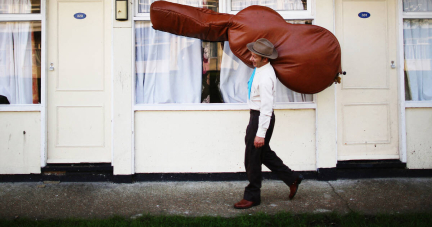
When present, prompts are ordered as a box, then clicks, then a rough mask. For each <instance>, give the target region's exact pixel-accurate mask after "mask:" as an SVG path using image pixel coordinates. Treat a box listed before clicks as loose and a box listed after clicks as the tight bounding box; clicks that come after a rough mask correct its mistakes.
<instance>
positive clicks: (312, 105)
mask: <svg viewBox="0 0 432 227" xmlns="http://www.w3.org/2000/svg"><path fill="white" fill-rule="evenodd" d="M138 1H139V0H134V3H135V4H134V6H133V13H134V15H133V17H132V18H133V19H132V75H133V79H132V106H133V111H134V112H135V111H165V110H166V111H174V110H182V111H183V110H215V111H221V110H249V106H248V105H247V103H167V104H138V103H136V70H135V60H136V59H135V22H136V21H150V13H139V12H138ZM315 1H316V0H307V4H308V10H305V11H302V12H297V13H295V14H293V15H295V16H296V17H294V16H293V15H288V14H292V13H293V11H286V12H288V13H281V12H282V11H279V13H280V14H281V16H282V17H283V18H284V19H285V20H312V24H314V23H315ZM228 5H229V6H230V5H231V0H219V9H220V11H219V12H220V13H229V14H234V15H235V14H236V13H237V12H238V11H228V8H227V7H228ZM297 16H298V17H297ZM316 100H317V95H316V94H314V95H313V101H311V102H285V103H276V104H275V107H274V109H275V110H286V109H316V108H317V104H316Z"/></svg>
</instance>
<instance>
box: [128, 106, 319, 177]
mask: <svg viewBox="0 0 432 227" xmlns="http://www.w3.org/2000/svg"><path fill="white" fill-rule="evenodd" d="M275 114H276V124H275V130H274V133H273V137H272V141H271V143H270V145H271V147H272V149H273V150H274V151H275V152H276V153H277V154H278V155H279V157H280V158H281V159H282V160H283V161H284V163H285V164H287V165H288V166H289V167H290V168H292V169H294V170H315V111H314V110H278V111H275ZM248 121H249V111H139V112H136V113H135V171H136V172H137V173H155V172H158V173H162V172H243V171H245V170H244V164H243V162H244V149H245V145H244V136H245V132H246V126H247V124H248ZM264 170H268V169H266V168H265V169H264Z"/></svg>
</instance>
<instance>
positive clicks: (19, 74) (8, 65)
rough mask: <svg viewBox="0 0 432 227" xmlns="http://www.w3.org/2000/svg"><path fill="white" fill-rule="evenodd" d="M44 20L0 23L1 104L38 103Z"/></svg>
mask: <svg viewBox="0 0 432 227" xmlns="http://www.w3.org/2000/svg"><path fill="white" fill-rule="evenodd" d="M40 97H41V22H40V21H32V22H1V23H0V104H38V103H40Z"/></svg>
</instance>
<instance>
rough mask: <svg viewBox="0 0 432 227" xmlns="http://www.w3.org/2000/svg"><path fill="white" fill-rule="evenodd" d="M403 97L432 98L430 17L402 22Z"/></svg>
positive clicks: (419, 99)
mask: <svg viewBox="0 0 432 227" xmlns="http://www.w3.org/2000/svg"><path fill="white" fill-rule="evenodd" d="M403 36H404V42H403V43H404V59H405V64H404V74H405V99H406V100H412V101H423V100H432V67H431V61H432V59H431V57H432V45H431V44H432V19H406V20H404V23H403Z"/></svg>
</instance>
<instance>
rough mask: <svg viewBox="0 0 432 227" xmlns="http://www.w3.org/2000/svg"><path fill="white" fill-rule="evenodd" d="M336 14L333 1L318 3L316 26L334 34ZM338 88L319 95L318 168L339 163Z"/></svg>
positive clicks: (331, 88)
mask: <svg viewBox="0 0 432 227" xmlns="http://www.w3.org/2000/svg"><path fill="white" fill-rule="evenodd" d="M334 13H335V12H334V6H333V0H318V1H316V16H315V24H316V25H318V26H321V27H323V28H326V29H327V30H329V31H331V32H334ZM342 78H343V76H342ZM336 86H340V85H332V86H331V87H328V88H327V89H325V90H324V91H322V92H320V93H318V95H317V100H316V103H317V122H316V124H317V140H318V141H317V166H316V167H317V168H334V167H336V163H337V146H336V144H337V138H336V136H337V134H336V129H337V122H336V102H335V88H336Z"/></svg>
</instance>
